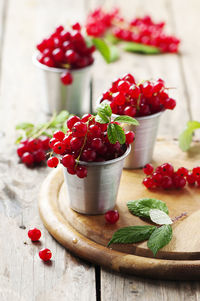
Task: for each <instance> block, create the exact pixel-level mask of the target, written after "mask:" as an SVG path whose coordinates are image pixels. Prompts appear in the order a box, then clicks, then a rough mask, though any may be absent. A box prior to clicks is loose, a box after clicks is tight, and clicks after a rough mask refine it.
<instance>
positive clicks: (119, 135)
mask: <svg viewBox="0 0 200 301" xmlns="http://www.w3.org/2000/svg"><path fill="white" fill-rule="evenodd" d="M113 125H114V127H115V132H116V135H117V141H119V143H120V144H124V143H125V142H126V136H125V133H124V130H123V128H122V127H121V126H120V125H118V124H116V123H113Z"/></svg>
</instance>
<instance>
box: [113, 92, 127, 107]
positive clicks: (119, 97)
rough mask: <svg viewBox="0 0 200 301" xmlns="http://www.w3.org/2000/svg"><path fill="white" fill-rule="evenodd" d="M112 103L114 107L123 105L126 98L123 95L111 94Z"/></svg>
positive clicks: (118, 93)
mask: <svg viewBox="0 0 200 301" xmlns="http://www.w3.org/2000/svg"><path fill="white" fill-rule="evenodd" d="M113 101H114V103H115V104H116V105H119V106H121V105H123V104H124V103H125V101H126V98H125V96H124V94H123V93H120V92H116V93H114V94H113Z"/></svg>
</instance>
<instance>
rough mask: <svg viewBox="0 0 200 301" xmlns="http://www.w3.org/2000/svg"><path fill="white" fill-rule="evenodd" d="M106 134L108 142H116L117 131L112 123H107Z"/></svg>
mask: <svg viewBox="0 0 200 301" xmlns="http://www.w3.org/2000/svg"><path fill="white" fill-rule="evenodd" d="M107 135H108V140H109V141H110V143H112V144H115V143H116V142H117V132H116V129H115V124H114V123H109V125H108V128H107Z"/></svg>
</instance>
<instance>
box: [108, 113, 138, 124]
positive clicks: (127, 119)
mask: <svg viewBox="0 0 200 301" xmlns="http://www.w3.org/2000/svg"><path fill="white" fill-rule="evenodd" d="M114 121H116V122H121V123H128V124H132V125H139V122H138V121H137V120H136V119H135V118H133V117H131V116H126V115H123V116H118V117H116V118H115V119H114Z"/></svg>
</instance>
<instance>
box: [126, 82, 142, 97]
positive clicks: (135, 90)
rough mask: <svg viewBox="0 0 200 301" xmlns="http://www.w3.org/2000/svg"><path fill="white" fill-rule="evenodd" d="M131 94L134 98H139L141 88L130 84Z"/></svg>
mask: <svg viewBox="0 0 200 301" xmlns="http://www.w3.org/2000/svg"><path fill="white" fill-rule="evenodd" d="M128 92H129V95H130V96H131V97H132V98H136V99H137V98H138V97H139V95H140V88H139V87H138V86H136V85H132V86H130V88H129V91H128Z"/></svg>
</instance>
